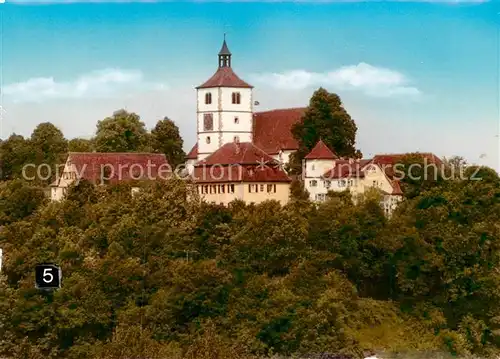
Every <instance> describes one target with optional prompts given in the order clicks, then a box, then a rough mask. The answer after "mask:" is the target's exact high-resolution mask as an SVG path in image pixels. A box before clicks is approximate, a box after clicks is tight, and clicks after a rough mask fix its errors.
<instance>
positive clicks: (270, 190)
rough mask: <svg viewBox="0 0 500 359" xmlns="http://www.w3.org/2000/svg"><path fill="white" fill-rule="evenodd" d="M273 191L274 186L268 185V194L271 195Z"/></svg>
mask: <svg viewBox="0 0 500 359" xmlns="http://www.w3.org/2000/svg"><path fill="white" fill-rule="evenodd" d="M272 191H273V185H272V184H268V185H267V193H271V192H272Z"/></svg>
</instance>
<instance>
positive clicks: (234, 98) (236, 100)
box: [205, 92, 241, 105]
mask: <svg viewBox="0 0 500 359" xmlns="http://www.w3.org/2000/svg"><path fill="white" fill-rule="evenodd" d="M231 102H232V103H233V104H234V105H239V104H240V103H241V94H240V93H239V92H233V93H232V94H231ZM205 104H206V105H210V104H212V93H211V92H207V93H206V94H205Z"/></svg>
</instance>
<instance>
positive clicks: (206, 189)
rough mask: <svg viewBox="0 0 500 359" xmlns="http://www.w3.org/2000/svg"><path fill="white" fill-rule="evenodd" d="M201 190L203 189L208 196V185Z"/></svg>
mask: <svg viewBox="0 0 500 359" xmlns="http://www.w3.org/2000/svg"><path fill="white" fill-rule="evenodd" d="M203 188H204V189H205V191H204V192H205V194H208V185H205V186H203Z"/></svg>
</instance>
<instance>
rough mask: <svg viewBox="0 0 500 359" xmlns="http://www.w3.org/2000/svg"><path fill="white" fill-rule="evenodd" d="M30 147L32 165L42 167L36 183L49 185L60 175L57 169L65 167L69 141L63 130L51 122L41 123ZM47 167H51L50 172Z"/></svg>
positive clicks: (31, 140) (32, 137) (33, 134)
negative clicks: (48, 183) (49, 182)
mask: <svg viewBox="0 0 500 359" xmlns="http://www.w3.org/2000/svg"><path fill="white" fill-rule="evenodd" d="M29 145H30V150H31V156H30V157H31V160H32V163H33V164H34V165H37V166H40V167H39V168H40V173H41V175H40V176H37V177H36V178H35V181H37V182H42V183H47V181H51V180H53V179H54V178H55V176H56V174H57V173H58V170H57V167H61V166H63V165H64V163H65V162H66V156H67V153H68V141H67V140H66V139H65V138H64V135H63V133H62V132H61V130H60V129H58V128H57V127H56V126H54V125H53V124H51V123H50V122H44V123H41V124H39V125H38V126H37V127H36V128H35V129H34V130H33V133H32V134H31V138H30V141H29ZM41 165H44V166H43V167H42V166H41ZM45 165H48V166H50V172H49V169H48V167H46V166H45ZM37 173H38V174H40V173H39V172H37ZM40 177H41V178H40ZM43 178H47V179H43Z"/></svg>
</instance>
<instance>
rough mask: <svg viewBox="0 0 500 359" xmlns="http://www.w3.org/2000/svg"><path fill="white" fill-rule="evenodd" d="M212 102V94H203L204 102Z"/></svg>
mask: <svg viewBox="0 0 500 359" xmlns="http://www.w3.org/2000/svg"><path fill="white" fill-rule="evenodd" d="M211 103H212V94H211V93H210V92H207V93H206V94H205V104H207V105H210V104H211Z"/></svg>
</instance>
